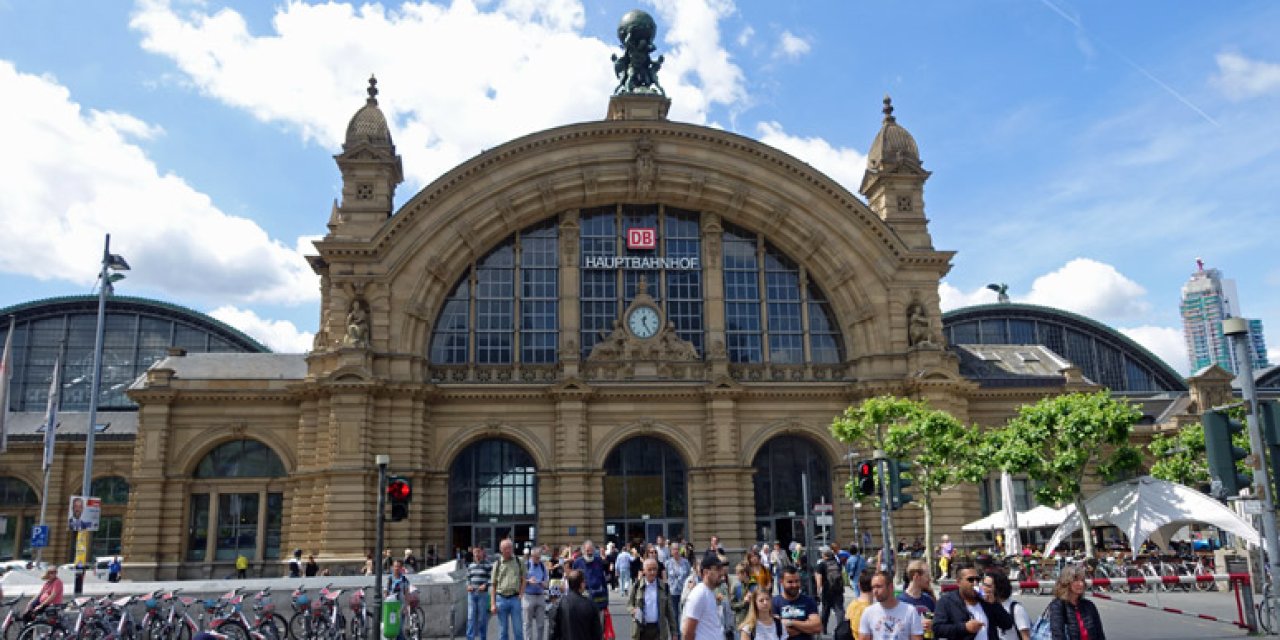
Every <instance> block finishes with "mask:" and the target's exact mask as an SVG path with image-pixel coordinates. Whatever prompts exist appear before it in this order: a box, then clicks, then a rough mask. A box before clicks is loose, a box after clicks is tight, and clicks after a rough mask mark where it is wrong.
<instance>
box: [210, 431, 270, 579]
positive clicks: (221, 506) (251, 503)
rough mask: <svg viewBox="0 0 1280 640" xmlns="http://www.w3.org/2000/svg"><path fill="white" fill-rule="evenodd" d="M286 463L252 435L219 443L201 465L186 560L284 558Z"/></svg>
mask: <svg viewBox="0 0 1280 640" xmlns="http://www.w3.org/2000/svg"><path fill="white" fill-rule="evenodd" d="M286 475H287V472H286V470H285V466H284V463H283V462H282V461H281V460H280V456H278V455H276V453H275V451H273V450H272V449H271V448H270V447H268V446H266V445H265V444H263V443H262V442H259V441H257V440H252V439H243V440H232V441H230V442H225V443H223V444H221V445H218V446H217V447H214V448H213V450H211V451H210V452H209V453H208V454H206V455H205V457H204V458H202V459H201V460H200V462H199V463H198V464H197V465H196V469H195V472H194V473H193V474H192V477H193V479H194V482H193V483H192V493H191V496H190V503H189V512H188V513H189V518H190V520H189V526H188V535H187V559H188V560H192V561H210V560H211V561H215V562H221V563H228V564H229V563H232V562H234V561H235V559H236V558H237V557H239V556H240V555H244V556H245V557H247V558H250V559H251V560H254V561H261V560H273V559H276V558H279V557H280V531H281V529H282V526H283V514H284V492H283V488H284V482H283V481H282V480H276V479H277V478H284V477H285V476H286Z"/></svg>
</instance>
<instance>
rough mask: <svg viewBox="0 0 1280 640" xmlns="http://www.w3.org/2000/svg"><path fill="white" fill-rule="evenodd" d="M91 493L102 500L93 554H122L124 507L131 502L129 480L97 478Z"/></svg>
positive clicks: (97, 555) (94, 534)
mask: <svg viewBox="0 0 1280 640" xmlns="http://www.w3.org/2000/svg"><path fill="white" fill-rule="evenodd" d="M89 493H90V494H91V495H93V496H94V497H95V498H98V499H99V500H101V501H102V513H101V514H100V515H99V516H98V530H97V531H95V532H94V533H93V556H94V557H95V558H101V557H103V556H115V555H120V549H121V547H122V544H121V541H122V537H123V534H124V509H125V506H126V505H128V504H129V481H128V480H125V479H124V478H122V477H120V476H107V477H105V478H95V479H94V481H93V485H92V486H91V487H90V490H89Z"/></svg>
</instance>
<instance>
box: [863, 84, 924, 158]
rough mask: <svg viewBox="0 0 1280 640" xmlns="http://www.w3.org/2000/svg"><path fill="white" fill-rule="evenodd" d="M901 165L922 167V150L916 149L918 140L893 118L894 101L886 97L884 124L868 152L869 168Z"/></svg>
mask: <svg viewBox="0 0 1280 640" xmlns="http://www.w3.org/2000/svg"><path fill="white" fill-rule="evenodd" d="M901 164H911V165H914V166H917V167H918V166H920V149H919V148H918V147H916V139H915V138H913V137H911V134H910V133H909V132H908V131H907V130H906V129H903V128H902V126H901V125H899V124H898V121H897V119H896V118H894V117H893V101H892V100H890V99H889V96H885V97H884V124H883V125H882V126H881V127H880V132H879V133H877V134H876V139H875V140H873V141H872V142H871V150H870V151H868V152H867V168H868V169H880V168H882V167H886V166H895V165H901Z"/></svg>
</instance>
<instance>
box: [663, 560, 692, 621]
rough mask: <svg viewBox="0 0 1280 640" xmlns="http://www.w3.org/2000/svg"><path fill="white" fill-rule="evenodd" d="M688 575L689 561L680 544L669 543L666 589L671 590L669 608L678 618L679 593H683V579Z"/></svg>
mask: <svg viewBox="0 0 1280 640" xmlns="http://www.w3.org/2000/svg"><path fill="white" fill-rule="evenodd" d="M688 577H689V561H688V560H686V559H685V557H684V554H683V553H682V552H681V549H680V545H679V544H677V543H675V542H672V543H671V556H670V557H669V558H667V591H669V592H671V610H672V611H674V612H675V614H676V617H677V618H680V617H681V615H680V594H682V593H684V581H685V580H686V579H687V578H688Z"/></svg>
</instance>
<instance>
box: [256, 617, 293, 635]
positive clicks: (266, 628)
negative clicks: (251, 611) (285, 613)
mask: <svg viewBox="0 0 1280 640" xmlns="http://www.w3.org/2000/svg"><path fill="white" fill-rule="evenodd" d="M255 631H257V632H258V633H261V634H262V637H264V638H266V639H267V640H285V639H286V638H287V637H288V636H287V634H288V633H289V632H288V631H285V628H284V623H283V622H281V621H280V618H277V617H275V616H272V617H271V618H270V619H268V620H259V621H258V626H257V627H256V628H255Z"/></svg>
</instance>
